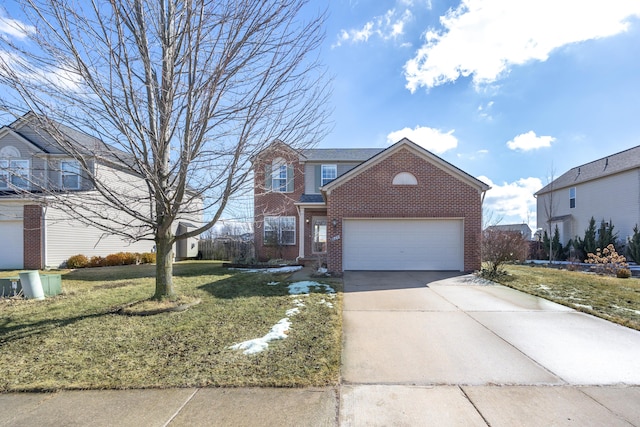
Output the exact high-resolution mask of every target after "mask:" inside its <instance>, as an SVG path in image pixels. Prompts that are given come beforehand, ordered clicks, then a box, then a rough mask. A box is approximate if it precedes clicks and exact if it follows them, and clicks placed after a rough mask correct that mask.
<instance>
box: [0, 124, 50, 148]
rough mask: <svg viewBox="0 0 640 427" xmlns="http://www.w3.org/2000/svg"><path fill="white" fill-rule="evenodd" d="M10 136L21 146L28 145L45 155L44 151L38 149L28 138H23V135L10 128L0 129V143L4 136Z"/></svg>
mask: <svg viewBox="0 0 640 427" xmlns="http://www.w3.org/2000/svg"><path fill="white" fill-rule="evenodd" d="M8 135H11V136H13V137H14V138H16V139H17V140H18V141H20V142H22V143H23V144H26V145H29V146H31V147H33V148H34V149H35V150H36V151H40V152H43V153H46V151H45V150H44V149H43V148H42V147H40V146H39V145H38V144H36V143H35V142H33V141H31V140H30V139H28V138H25V137H24V136H23V135H21V134H20V133H18V132H16V131H15V130H13V129H12V128H10V127H9V126H3V127H2V128H0V141H1V140H2V139H3V138H5V137H6V136H8Z"/></svg>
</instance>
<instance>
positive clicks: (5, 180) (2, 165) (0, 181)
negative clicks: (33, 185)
mask: <svg viewBox="0 0 640 427" xmlns="http://www.w3.org/2000/svg"><path fill="white" fill-rule="evenodd" d="M8 168H9V161H8V160H0V188H7V187H8V186H9V171H8V170H7V169H8Z"/></svg>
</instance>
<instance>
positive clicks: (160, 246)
mask: <svg viewBox="0 0 640 427" xmlns="http://www.w3.org/2000/svg"><path fill="white" fill-rule="evenodd" d="M171 237H172V236H171V232H167V233H162V234H160V233H159V234H158V236H157V238H156V293H155V295H154V296H153V298H154V299H157V300H160V299H163V298H169V297H173V296H175V291H174V289H173V242H172V239H171Z"/></svg>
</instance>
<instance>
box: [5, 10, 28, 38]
mask: <svg viewBox="0 0 640 427" xmlns="http://www.w3.org/2000/svg"><path fill="white" fill-rule="evenodd" d="M35 30H36V29H35V27H33V26H31V25H27V24H25V23H23V22H20V21H18V20H16V19H11V18H9V17H8V16H5V15H4V14H3V12H2V10H0V34H6V35H8V36H10V37H14V38H17V39H25V38H26V37H27V36H28V35H29V34H31V33H33V32H35Z"/></svg>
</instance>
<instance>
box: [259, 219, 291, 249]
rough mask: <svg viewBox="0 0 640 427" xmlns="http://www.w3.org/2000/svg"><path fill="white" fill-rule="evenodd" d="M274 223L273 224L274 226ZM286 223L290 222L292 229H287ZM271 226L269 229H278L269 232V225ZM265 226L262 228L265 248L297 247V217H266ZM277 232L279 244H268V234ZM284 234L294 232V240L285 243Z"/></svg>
mask: <svg viewBox="0 0 640 427" xmlns="http://www.w3.org/2000/svg"><path fill="white" fill-rule="evenodd" d="M272 221H273V224H274V225H272ZM286 221H290V227H291V228H285V225H286V224H283V223H285V222H286ZM268 222H269V223H270V224H269V227H270V228H271V227H272V226H275V227H276V230H267V223H268ZM263 223H264V226H263V227H262V228H263V230H262V245H263V246H295V244H296V238H297V235H296V231H297V230H296V217H295V216H265V217H264V221H263ZM272 231H275V233H276V236H277V242H275V243H268V238H267V232H272ZM283 232H293V235H292V239H291V241H290V242H285V241H284V240H283Z"/></svg>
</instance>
